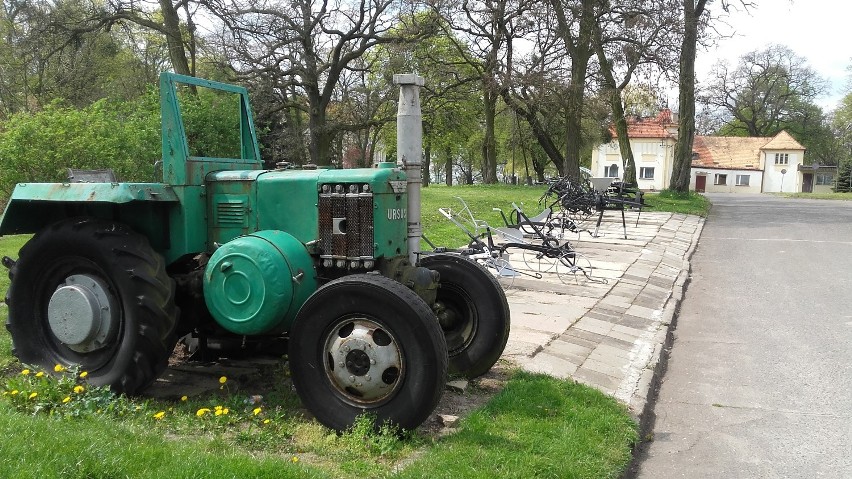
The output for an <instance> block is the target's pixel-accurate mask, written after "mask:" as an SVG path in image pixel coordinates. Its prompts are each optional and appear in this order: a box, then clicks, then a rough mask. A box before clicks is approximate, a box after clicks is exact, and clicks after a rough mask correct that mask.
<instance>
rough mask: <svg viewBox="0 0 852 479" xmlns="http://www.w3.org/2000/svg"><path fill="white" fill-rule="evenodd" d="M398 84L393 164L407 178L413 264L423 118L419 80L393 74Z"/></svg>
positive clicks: (418, 228) (416, 249) (418, 234)
mask: <svg viewBox="0 0 852 479" xmlns="http://www.w3.org/2000/svg"><path fill="white" fill-rule="evenodd" d="M393 82H394V84H396V85H399V105H398V107H397V110H396V158H397V160H396V164H397V165H398V166H400V167H402V169H403V171H405V175H406V177H407V178H408V185H407V186H408V205H407V208H408V259H409V261H411V264H416V263H417V253H419V252H420V237H421V236H422V234H423V230H422V228H421V226H420V185H421V184H422V183H423V180H422V176H421V175H422V174H421V171H420V168H421V164H422V162H423V161H422V155H423V118H422V115H421V113H420V87H422V86H423V85H424V80H423V77H421V76H418V75H416V74H413V73H408V74H403V75H394V76H393Z"/></svg>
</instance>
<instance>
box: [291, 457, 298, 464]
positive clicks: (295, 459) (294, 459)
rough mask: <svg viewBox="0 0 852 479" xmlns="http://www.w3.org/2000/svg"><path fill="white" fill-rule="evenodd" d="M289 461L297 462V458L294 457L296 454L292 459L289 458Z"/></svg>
mask: <svg viewBox="0 0 852 479" xmlns="http://www.w3.org/2000/svg"><path fill="white" fill-rule="evenodd" d="M290 461H292V462H294V463H296V462H299V458H298V457H296V456H293V459H290Z"/></svg>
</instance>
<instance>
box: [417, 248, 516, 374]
mask: <svg viewBox="0 0 852 479" xmlns="http://www.w3.org/2000/svg"><path fill="white" fill-rule="evenodd" d="M421 266H423V267H424V268H429V269H432V270H435V271H437V272H438V273H440V275H441V282H440V287H439V288H438V297H437V300H436V302H435V303H436V304H435V309H436V313H437V315H438V321H439V322H440V324H441V328H442V329H443V331H444V335H445V337H446V340H447V349H448V350H449V355H450V372H451V373H457V374H461V375H464V376H466V377H468V378H474V377H477V376H480V375H482V374H485V373H486V372H488V370H489V369H491V366H493V365H494V363H496V362H497V360H498V359H499V358H500V355H501V354H503V349H505V348H506V342H507V341H508V339H509V326H510V319H509V303H508V301H506V294H505V293H504V292H503V288H502V287H500V284H499V283H498V282H497V280H496V279H494V275H492V274H491V273H489V272H488V270H486V269H485V268H483V267H482V266H480V265H479V263H477V262H475V261H472V260H470V259H468V258H466V257H464V256H459V255H454V254H434V255H428V256H424V257H423V259H422V260H421Z"/></svg>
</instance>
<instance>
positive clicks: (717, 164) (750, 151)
mask: <svg viewBox="0 0 852 479" xmlns="http://www.w3.org/2000/svg"><path fill="white" fill-rule="evenodd" d="M769 140H771V138H763V137H757V138H747V137H746V138H744V137H733V136H696V137H695V141H693V143H692V151H693V158H692V166H693V167H699V168H726V169H732V170H760V149H761V148H762V147H763V145H765V144H766V143H767V142H769Z"/></svg>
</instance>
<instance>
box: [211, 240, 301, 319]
mask: <svg viewBox="0 0 852 479" xmlns="http://www.w3.org/2000/svg"><path fill="white" fill-rule="evenodd" d="M316 289H317V280H316V272H315V271H314V267H313V260H312V259H311V255H310V254H309V253H308V251H307V249H306V248H305V246H304V245H303V244H302V243H301V242H300V241H299V240H297V239H296V238H295V237H294V236H292V235H290V234H289V233H286V232H283V231H278V230H265V231H258V232H255V233H251V234H249V235H245V236H240V237H238V238H236V239H234V240H233V241H229V242H228V243H226V244H224V245H222V246H221V247H219V248H218V249H217V250H216V251H215V252H214V253H213V255H212V256H211V257H210V261H209V262H208V263H207V267H206V269H205V273H204V301H205V302H206V303H207V308H208V309H209V310H210V313H211V314H212V315H213V318H214V319H215V320H216V322H217V323H218V324H219V325H221V326H222V327H223V328H225V329H227V330H228V331H230V332H232V333H236V334H241V335H254V334H269V333H278V332H282V331H285V330H287V329H289V327H290V324H291V323H292V322H293V319H294V318H295V316H296V313H297V312H298V311H299V308H301V307H302V304H304V302H305V301H306V300H307V299H308V297H309V296H310V295H311V294H313V293H314V292H315V291H316Z"/></svg>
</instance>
